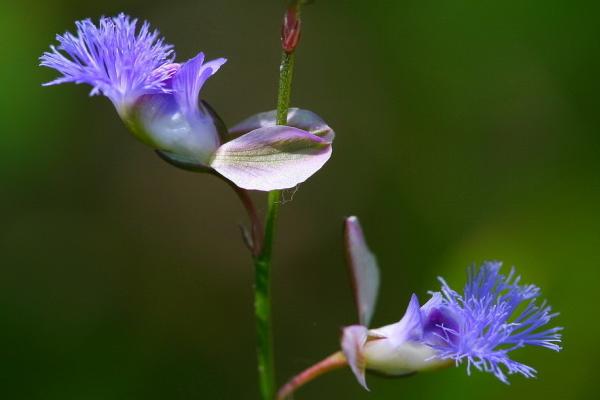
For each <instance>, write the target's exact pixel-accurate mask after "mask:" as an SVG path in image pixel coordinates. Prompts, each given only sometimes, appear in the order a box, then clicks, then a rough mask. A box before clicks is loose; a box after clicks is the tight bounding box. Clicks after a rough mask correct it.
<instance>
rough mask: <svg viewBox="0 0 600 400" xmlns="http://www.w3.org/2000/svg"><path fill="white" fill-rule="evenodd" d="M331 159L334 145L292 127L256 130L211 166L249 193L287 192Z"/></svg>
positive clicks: (222, 149) (216, 156) (219, 152)
mask: <svg viewBox="0 0 600 400" xmlns="http://www.w3.org/2000/svg"><path fill="white" fill-rule="evenodd" d="M330 156H331V143H329V142H328V141H326V140H324V139H322V138H320V137H318V136H315V135H312V134H310V133H308V132H306V131H303V130H300V129H296V128H291V127H288V126H273V127H267V128H260V129H256V130H253V131H251V132H249V133H247V134H245V135H243V136H240V137H239V138H237V139H234V140H232V141H230V142H227V143H225V144H224V145H222V146H221V147H219V148H218V149H217V151H216V152H215V154H214V155H213V157H212V160H211V162H210V166H211V167H213V168H214V169H215V170H216V171H217V172H219V173H220V174H221V175H223V176H224V177H226V178H227V179H229V180H231V181H232V182H233V183H235V184H236V185H237V186H239V187H241V188H244V189H249V190H264V191H269V190H276V189H287V188H291V187H294V186H296V185H297V184H299V183H301V182H304V181H305V180H306V179H308V178H309V177H310V176H311V175H313V174H314V173H315V172H317V171H318V170H319V169H320V168H321V167H322V166H323V165H324V164H325V163H326V162H327V160H328V159H329V157H330Z"/></svg>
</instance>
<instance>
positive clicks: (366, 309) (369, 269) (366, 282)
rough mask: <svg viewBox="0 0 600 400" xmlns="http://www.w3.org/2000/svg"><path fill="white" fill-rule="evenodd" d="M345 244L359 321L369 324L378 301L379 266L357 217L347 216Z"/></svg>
mask: <svg viewBox="0 0 600 400" xmlns="http://www.w3.org/2000/svg"><path fill="white" fill-rule="evenodd" d="M344 245H345V250H346V263H347V264H348V268H349V271H350V279H351V281H352V288H353V290H354V301H355V303H356V309H357V311H358V321H359V323H360V324H362V325H365V326H369V324H370V323H371V318H372V317H373V313H374V311H375V304H376V303H377V293H378V291H379V267H378V266H377V260H376V259H375V256H374V255H373V253H371V251H370V250H369V247H368V246H367V242H366V241H365V236H364V234H363V231H362V228H361V226H360V222H359V221H358V218H356V217H348V218H346V221H345V223H344Z"/></svg>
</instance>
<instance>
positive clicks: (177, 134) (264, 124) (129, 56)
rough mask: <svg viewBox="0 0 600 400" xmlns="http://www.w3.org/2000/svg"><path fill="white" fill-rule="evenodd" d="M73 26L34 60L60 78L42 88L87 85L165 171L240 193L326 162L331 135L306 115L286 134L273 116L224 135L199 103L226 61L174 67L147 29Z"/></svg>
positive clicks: (124, 19)
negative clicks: (170, 167)
mask: <svg viewBox="0 0 600 400" xmlns="http://www.w3.org/2000/svg"><path fill="white" fill-rule="evenodd" d="M76 26H77V34H76V35H73V34H71V33H68V32H67V33H65V34H64V35H58V36H57V40H58V42H59V45H58V46H57V47H54V46H51V51H49V52H46V53H44V55H42V57H41V58H40V60H41V63H40V65H42V66H45V67H50V68H53V69H56V70H57V71H58V72H60V73H61V74H62V77H60V78H58V79H56V80H54V81H52V82H49V83H47V84H46V85H56V84H61V83H65V82H74V83H86V84H88V85H91V86H92V87H93V89H92V92H91V94H92V95H96V94H103V95H105V96H106V97H108V98H109V99H110V100H111V101H112V102H113V104H114V105H115V107H116V109H117V111H118V113H119V115H120V116H121V118H122V119H123V121H124V122H125V124H126V125H127V127H128V128H129V129H130V130H131V131H132V132H133V134H134V135H135V136H136V137H137V138H138V139H140V140H141V141H142V142H144V143H146V144H148V145H150V146H152V147H153V148H155V149H156V150H157V151H158V152H159V154H160V155H161V156H162V157H163V158H165V159H166V160H167V161H169V162H170V163H172V164H174V165H177V166H180V167H183V168H186V169H193V170H198V171H206V172H213V173H216V174H217V175H221V176H223V177H225V178H227V179H229V180H231V181H233V182H234V183H235V184H236V185H237V186H240V187H242V188H245V189H257V190H274V189H284V188H290V187H293V186H296V185H297V184H298V183H300V182H303V181H304V180H306V179H308V178H309V177H310V176H311V175H312V174H314V173H315V172H316V171H318V170H319V169H320V168H321V167H322V166H323V165H324V164H325V162H327V160H328V159H329V157H330V156H331V143H332V140H333V131H332V130H331V128H329V127H328V126H327V125H326V124H325V123H324V122H323V120H322V119H321V118H320V117H318V116H317V115H316V114H314V113H311V112H309V111H306V110H298V109H292V110H290V114H289V122H288V124H289V126H276V125H275V113H274V112H271V113H262V114H258V115H257V116H255V117H251V118H248V119H246V120H245V121H243V122H242V123H241V124H239V125H238V126H236V127H235V128H234V130H233V131H232V132H231V133H228V132H227V131H226V128H224V124H223V123H222V121H221V120H220V118H219V117H218V116H217V114H216V113H215V111H214V110H212V108H211V107H210V106H209V105H208V104H207V103H206V102H204V101H202V102H200V101H199V98H198V97H199V94H200V91H201V89H202V86H203V85H204V84H205V83H206V81H207V80H208V78H210V77H211V76H212V75H213V74H215V73H216V72H217V71H218V70H219V68H220V67H221V66H222V65H223V64H224V63H225V62H226V60H225V59H224V58H218V59H215V60H212V61H208V62H205V61H204V54H203V53H199V54H198V55H197V56H196V57H194V58H192V59H190V60H188V61H187V62H185V63H182V64H177V63H175V62H174V59H175V53H174V52H173V46H171V45H169V44H166V43H165V42H164V39H163V38H162V37H160V36H159V33H158V31H156V30H151V29H150V26H149V24H148V23H147V22H144V23H143V24H142V25H141V27H139V29H138V26H137V20H136V19H133V20H132V19H131V18H130V17H128V16H126V15H124V14H119V15H118V16H116V17H112V18H106V17H102V18H101V19H100V22H99V24H98V26H96V25H94V23H93V22H92V21H91V20H89V19H86V20H83V21H79V22H77V23H76ZM293 121H296V123H294V122H293Z"/></svg>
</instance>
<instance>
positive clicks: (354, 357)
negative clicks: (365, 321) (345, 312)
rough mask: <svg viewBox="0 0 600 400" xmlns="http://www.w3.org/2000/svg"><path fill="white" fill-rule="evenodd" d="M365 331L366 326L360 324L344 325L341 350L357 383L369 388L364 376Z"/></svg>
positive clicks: (366, 330)
mask: <svg viewBox="0 0 600 400" xmlns="http://www.w3.org/2000/svg"><path fill="white" fill-rule="evenodd" d="M367 332H368V329H367V327H365V326H362V325H352V326H347V327H345V328H344V330H343V332H342V351H343V353H344V356H346V360H347V361H348V365H349V366H350V369H351V370H352V372H353V373H354V376H356V379H357V380H358V383H360V384H361V385H362V387H364V388H365V389H367V390H369V388H368V387H367V381H366V378H365V368H366V364H365V359H364V356H363V347H364V345H365V343H366V342H367V336H368V334H367Z"/></svg>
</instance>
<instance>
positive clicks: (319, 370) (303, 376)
mask: <svg viewBox="0 0 600 400" xmlns="http://www.w3.org/2000/svg"><path fill="white" fill-rule="evenodd" d="M347 364H348V361H346V357H344V354H343V353H342V352H341V351H338V352H337V353H333V354H332V355H330V356H329V357H327V358H326V359H324V360H322V361H320V362H318V363H316V364H315V365H313V366H311V367H308V368H307V369H305V370H304V371H302V372H300V373H299V374H298V375H296V376H295V377H293V378H292V379H290V380H289V382H288V383H286V384H285V385H283V386H282V387H281V389H280V390H279V392H278V393H277V400H284V399H285V398H286V397H288V396H290V395H291V394H292V393H294V392H295V391H296V390H297V389H298V388H299V387H300V386H303V385H305V384H307V383H308V382H310V381H312V380H313V379H315V378H317V377H319V376H321V375H323V374H325V373H327V372H329V371H333V370H335V369H338V368H341V367H343V366H345V365H347Z"/></svg>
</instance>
